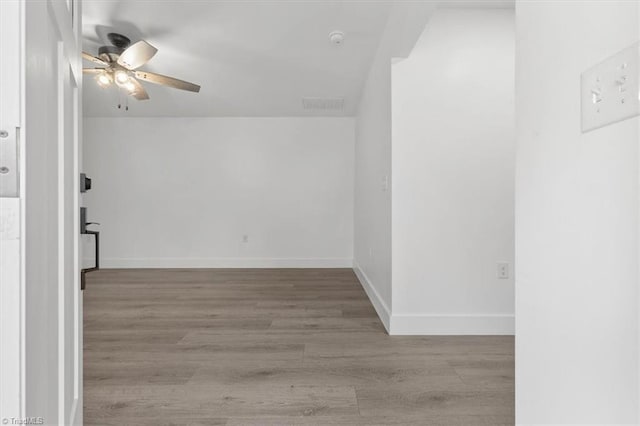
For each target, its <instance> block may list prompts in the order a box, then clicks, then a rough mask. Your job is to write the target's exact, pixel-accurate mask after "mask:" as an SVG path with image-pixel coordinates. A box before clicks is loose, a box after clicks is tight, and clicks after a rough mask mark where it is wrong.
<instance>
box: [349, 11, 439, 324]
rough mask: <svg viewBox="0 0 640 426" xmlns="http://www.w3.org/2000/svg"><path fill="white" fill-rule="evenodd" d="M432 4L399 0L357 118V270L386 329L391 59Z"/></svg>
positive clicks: (414, 34)
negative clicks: (400, 0) (401, 1)
mask: <svg viewBox="0 0 640 426" xmlns="http://www.w3.org/2000/svg"><path fill="white" fill-rule="evenodd" d="M433 7H434V5H433V4H426V3H408V2H406V3H397V4H395V5H394V8H393V9H392V11H391V14H390V17H389V21H388V22H387V26H386V28H385V31H384V33H383V35H382V38H381V40H380V45H379V47H378V50H377V52H376V56H375V58H374V61H373V63H372V65H371V69H370V70H369V75H368V77H367V80H366V83H365V85H364V87H363V89H362V95H361V99H360V104H359V107H358V113H357V116H356V148H355V151H356V152H355V210H354V223H355V225H354V270H355V271H356V274H357V275H358V278H359V279H360V282H361V283H362V285H363V287H364V288H365V290H366V291H367V294H368V296H369V298H370V299H371V301H372V303H373V305H374V306H375V308H376V311H377V312H378V315H379V316H380V319H381V320H382V322H383V324H384V325H385V327H387V330H388V329H389V321H390V316H391V302H392V300H391V284H392V283H391V178H392V176H391V62H392V57H394V56H402V55H406V54H408V52H409V51H410V50H411V47H413V44H414V43H415V41H416V40H417V38H418V37H419V35H420V33H421V32H422V29H423V28H424V25H425V23H426V21H427V19H428V16H429V14H430V13H431V11H432V9H433Z"/></svg>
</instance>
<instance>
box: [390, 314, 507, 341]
mask: <svg viewBox="0 0 640 426" xmlns="http://www.w3.org/2000/svg"><path fill="white" fill-rule="evenodd" d="M389 334H391V335H399V336H424V335H450V336H463V335H514V334H515V317H514V315H492V314H491V315H420V314H415V315H407V314H398V315H395V314H394V315H392V317H391V330H390V332H389Z"/></svg>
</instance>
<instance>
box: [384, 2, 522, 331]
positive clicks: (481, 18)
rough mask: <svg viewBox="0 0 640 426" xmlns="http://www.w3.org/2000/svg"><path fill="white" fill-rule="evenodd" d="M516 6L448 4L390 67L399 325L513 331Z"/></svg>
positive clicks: (394, 324) (396, 315) (395, 305)
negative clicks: (503, 269)
mask: <svg viewBox="0 0 640 426" xmlns="http://www.w3.org/2000/svg"><path fill="white" fill-rule="evenodd" d="M514 50H515V40H514V11H513V9H485V10H482V9H444V10H439V11H438V12H436V13H435V14H434V16H432V17H431V19H430V20H429V24H428V25H427V28H426V30H425V31H424V33H423V34H422V36H421V38H420V39H419V41H418V43H417V44H416V46H415V48H414V49H413V51H412V52H411V55H410V56H409V57H408V58H407V59H404V60H402V61H399V62H397V63H395V64H394V65H393V67H392V74H393V75H392V87H393V91H392V92H393V95H392V98H393V113H392V116H393V144H392V150H393V155H392V157H393V166H392V168H393V203H392V204H393V244H392V247H393V317H392V321H391V322H392V325H391V329H392V333H393V334H512V333H513V331H514V324H513V321H514V318H513V313H514V280H513V273H511V277H510V278H509V279H498V277H497V263H498V262H508V263H509V264H510V265H511V268H512V267H513V263H514V168H515V158H514V152H515V133H514V126H515V124H514V89H513V85H514Z"/></svg>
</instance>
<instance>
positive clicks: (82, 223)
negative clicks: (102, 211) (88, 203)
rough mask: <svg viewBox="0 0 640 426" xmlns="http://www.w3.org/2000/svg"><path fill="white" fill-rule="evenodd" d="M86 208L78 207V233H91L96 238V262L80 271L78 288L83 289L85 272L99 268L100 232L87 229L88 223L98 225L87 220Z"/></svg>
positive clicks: (85, 279) (85, 282)
mask: <svg viewBox="0 0 640 426" xmlns="http://www.w3.org/2000/svg"><path fill="white" fill-rule="evenodd" d="M86 220H87V209H86V207H80V233H81V234H84V235H93V236H94V238H95V240H96V263H95V266H93V267H91V268H84V269H82V270H81V271H80V290H84V289H85V287H86V284H87V278H86V274H87V273H88V272H93V271H97V270H98V269H100V232H99V231H91V230H89V229H87V226H88V225H100V224H99V223H98V222H87V221H86Z"/></svg>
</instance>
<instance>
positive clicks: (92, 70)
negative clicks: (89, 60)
mask: <svg viewBox="0 0 640 426" xmlns="http://www.w3.org/2000/svg"><path fill="white" fill-rule="evenodd" d="M104 70H105V68H82V72H83V73H84V74H102V73H103V72H104Z"/></svg>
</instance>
